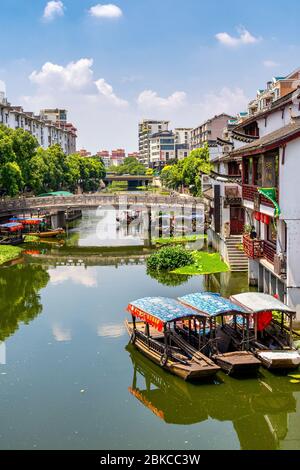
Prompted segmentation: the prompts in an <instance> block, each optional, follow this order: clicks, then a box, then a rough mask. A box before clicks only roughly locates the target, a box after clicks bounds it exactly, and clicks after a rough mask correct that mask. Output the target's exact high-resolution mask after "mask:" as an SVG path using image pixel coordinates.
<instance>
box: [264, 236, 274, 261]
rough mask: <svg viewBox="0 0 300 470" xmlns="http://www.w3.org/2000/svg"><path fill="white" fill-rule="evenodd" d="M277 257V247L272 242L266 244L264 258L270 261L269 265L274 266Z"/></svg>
mask: <svg viewBox="0 0 300 470" xmlns="http://www.w3.org/2000/svg"><path fill="white" fill-rule="evenodd" d="M275 255H276V247H275V246H274V245H273V244H272V243H270V242H266V241H265V242H264V258H265V259H266V260H267V261H269V263H272V264H274V258H275Z"/></svg>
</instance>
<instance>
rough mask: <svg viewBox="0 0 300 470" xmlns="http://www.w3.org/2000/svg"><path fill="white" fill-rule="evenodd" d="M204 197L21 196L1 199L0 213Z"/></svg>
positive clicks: (188, 201) (182, 201) (181, 201)
mask: <svg viewBox="0 0 300 470" xmlns="http://www.w3.org/2000/svg"><path fill="white" fill-rule="evenodd" d="M202 202H203V201H202V198H193V197H191V196H174V197H173V196H159V195H153V194H151V195H150V194H138V195H134V194H132V195H131V194H130V193H127V194H80V195H74V196H50V197H33V198H25V197H19V198H14V199H2V200H0V213H1V212H9V211H17V210H20V211H24V210H31V209H38V208H40V209H46V208H64V209H67V208H68V207H70V208H75V207H76V208H77V207H78V208H84V207H87V208H92V207H99V206H101V205H117V204H120V205H121V204H124V203H126V204H128V205H134V204H144V205H152V204H158V205H163V204H166V205H185V204H189V205H196V204H201V203H202Z"/></svg>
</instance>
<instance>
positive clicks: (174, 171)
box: [160, 145, 211, 196]
mask: <svg viewBox="0 0 300 470" xmlns="http://www.w3.org/2000/svg"><path fill="white" fill-rule="evenodd" d="M210 171H211V163H210V161H209V149H208V146H207V145H206V146H205V147H203V148H200V149H196V150H192V152H191V153H190V155H189V156H188V157H186V158H184V159H183V160H180V161H179V162H178V163H176V164H175V165H167V166H165V167H164V168H163V170H162V172H161V175H160V177H161V180H162V182H163V184H164V185H165V186H166V187H168V188H171V189H178V188H179V187H180V186H182V185H183V186H185V187H186V188H188V189H189V191H190V192H191V193H192V194H193V195H194V196H197V195H200V194H201V174H202V173H209V172H210Z"/></svg>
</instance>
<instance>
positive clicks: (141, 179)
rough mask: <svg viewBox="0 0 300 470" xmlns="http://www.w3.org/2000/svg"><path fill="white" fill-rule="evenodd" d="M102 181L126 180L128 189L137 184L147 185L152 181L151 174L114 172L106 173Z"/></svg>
mask: <svg viewBox="0 0 300 470" xmlns="http://www.w3.org/2000/svg"><path fill="white" fill-rule="evenodd" d="M103 181H104V183H107V184H109V183H112V182H114V181H120V182H126V183H128V189H134V188H137V187H138V186H148V184H149V183H152V181H153V176H147V175H117V174H116V173H107V174H106V176H105V178H103Z"/></svg>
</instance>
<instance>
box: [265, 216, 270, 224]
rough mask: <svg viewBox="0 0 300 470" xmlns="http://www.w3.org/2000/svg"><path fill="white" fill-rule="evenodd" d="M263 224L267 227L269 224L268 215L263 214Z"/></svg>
mask: <svg viewBox="0 0 300 470" xmlns="http://www.w3.org/2000/svg"><path fill="white" fill-rule="evenodd" d="M264 223H265V224H267V225H269V223H270V216H269V215H266V214H264Z"/></svg>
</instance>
